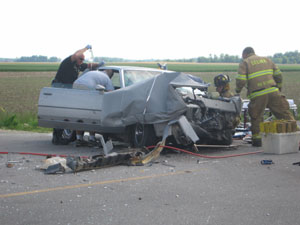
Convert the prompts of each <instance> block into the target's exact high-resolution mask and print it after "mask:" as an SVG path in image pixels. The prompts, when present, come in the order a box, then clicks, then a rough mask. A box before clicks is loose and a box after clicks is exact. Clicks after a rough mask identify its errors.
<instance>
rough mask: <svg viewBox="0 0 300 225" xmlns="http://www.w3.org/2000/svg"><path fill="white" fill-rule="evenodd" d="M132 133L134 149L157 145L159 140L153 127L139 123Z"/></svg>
mask: <svg viewBox="0 0 300 225" xmlns="http://www.w3.org/2000/svg"><path fill="white" fill-rule="evenodd" d="M131 132H132V135H131V136H132V137H131V139H132V140H131V141H132V145H133V147H136V148H142V147H144V146H146V147H147V146H151V145H156V141H157V138H156V136H155V132H154V128H153V126H152V125H146V124H140V123H137V124H135V125H134V126H133V128H132V131H131Z"/></svg>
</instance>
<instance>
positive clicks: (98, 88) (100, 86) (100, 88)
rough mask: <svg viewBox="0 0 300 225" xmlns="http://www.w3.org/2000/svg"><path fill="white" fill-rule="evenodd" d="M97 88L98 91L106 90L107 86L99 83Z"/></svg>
mask: <svg viewBox="0 0 300 225" xmlns="http://www.w3.org/2000/svg"><path fill="white" fill-rule="evenodd" d="M96 90H97V91H104V90H105V87H104V86H102V85H100V84H97V85H96Z"/></svg>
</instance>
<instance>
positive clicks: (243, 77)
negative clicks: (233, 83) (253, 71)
mask: <svg viewBox="0 0 300 225" xmlns="http://www.w3.org/2000/svg"><path fill="white" fill-rule="evenodd" d="M235 79H238V80H247V77H246V75H242V74H238V75H236V77H235Z"/></svg>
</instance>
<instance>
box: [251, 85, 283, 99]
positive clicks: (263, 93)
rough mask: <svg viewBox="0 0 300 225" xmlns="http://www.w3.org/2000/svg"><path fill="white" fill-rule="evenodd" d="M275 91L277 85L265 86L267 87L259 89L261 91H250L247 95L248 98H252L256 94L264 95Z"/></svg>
mask: <svg viewBox="0 0 300 225" xmlns="http://www.w3.org/2000/svg"><path fill="white" fill-rule="evenodd" d="M275 91H278V88H277V87H271V88H267V89H264V90H261V91H256V92H253V93H251V94H250V95H248V98H249V99H252V98H255V97H257V96H262V95H266V94H269V93H272V92H275Z"/></svg>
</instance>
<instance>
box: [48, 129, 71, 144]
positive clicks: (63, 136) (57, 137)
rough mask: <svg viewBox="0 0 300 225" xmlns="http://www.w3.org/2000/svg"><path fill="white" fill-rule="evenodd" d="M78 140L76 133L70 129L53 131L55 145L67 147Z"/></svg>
mask: <svg viewBox="0 0 300 225" xmlns="http://www.w3.org/2000/svg"><path fill="white" fill-rule="evenodd" d="M75 140H76V132H75V131H73V130H69V129H57V128H54V129H53V134H52V143H53V144H55V145H67V144H69V143H70V142H73V141H75Z"/></svg>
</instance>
